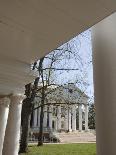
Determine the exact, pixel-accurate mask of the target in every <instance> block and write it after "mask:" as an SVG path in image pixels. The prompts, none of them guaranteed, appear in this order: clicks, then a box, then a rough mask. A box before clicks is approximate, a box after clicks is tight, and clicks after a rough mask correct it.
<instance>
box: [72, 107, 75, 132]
mask: <svg viewBox="0 0 116 155" xmlns="http://www.w3.org/2000/svg"><path fill="white" fill-rule="evenodd" d="M72 131H76V105H72Z"/></svg>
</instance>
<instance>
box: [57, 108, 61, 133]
mask: <svg viewBox="0 0 116 155" xmlns="http://www.w3.org/2000/svg"><path fill="white" fill-rule="evenodd" d="M57 130H58V131H60V130H61V106H60V105H59V106H58V107H57Z"/></svg>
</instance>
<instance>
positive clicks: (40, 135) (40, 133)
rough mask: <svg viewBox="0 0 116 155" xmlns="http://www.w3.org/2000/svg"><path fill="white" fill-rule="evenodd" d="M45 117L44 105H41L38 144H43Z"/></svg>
mask: <svg viewBox="0 0 116 155" xmlns="http://www.w3.org/2000/svg"><path fill="white" fill-rule="evenodd" d="M43 117H44V112H43V106H41V114H40V131H39V136H38V146H42V145H43Z"/></svg>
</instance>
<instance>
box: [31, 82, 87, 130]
mask: <svg viewBox="0 0 116 155" xmlns="http://www.w3.org/2000/svg"><path fill="white" fill-rule="evenodd" d="M52 89H53V91H52V93H50V94H49V95H48V96H47V97H46V99H45V101H46V103H45V106H44V117H43V127H44V131H46V132H47V131H48V132H49V131H50V132H51V131H52V132H62V131H64V132H68V131H69V132H72V131H73V132H74V131H76V130H79V131H82V130H83V129H84V130H85V131H88V96H87V95H86V94H85V93H83V92H82V91H81V90H80V89H79V88H78V87H76V85H75V84H73V83H69V84H67V85H64V86H60V87H57V86H55V88H52ZM35 102H36V103H35V107H37V106H38V105H40V104H41V102H40V100H39V98H36V100H35ZM40 113H41V107H40V108H38V109H36V110H34V112H33V116H32V119H31V128H32V130H33V131H35V132H36V131H39V127H40Z"/></svg>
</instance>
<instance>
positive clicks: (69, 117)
mask: <svg viewBox="0 0 116 155" xmlns="http://www.w3.org/2000/svg"><path fill="white" fill-rule="evenodd" d="M71 130H72V129H71V107H69V109H68V131H69V132H70V131H71Z"/></svg>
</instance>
